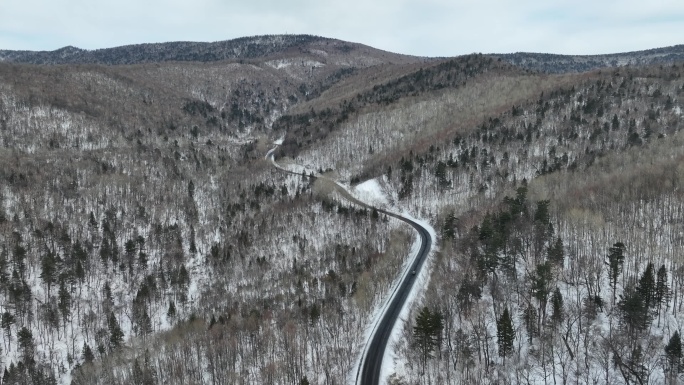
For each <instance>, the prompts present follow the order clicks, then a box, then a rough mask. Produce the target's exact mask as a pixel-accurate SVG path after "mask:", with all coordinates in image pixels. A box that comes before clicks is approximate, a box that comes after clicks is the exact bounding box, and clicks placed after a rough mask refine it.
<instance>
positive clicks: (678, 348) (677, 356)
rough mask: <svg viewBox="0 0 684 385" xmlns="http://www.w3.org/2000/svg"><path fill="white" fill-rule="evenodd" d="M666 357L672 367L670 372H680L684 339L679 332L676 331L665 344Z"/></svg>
mask: <svg viewBox="0 0 684 385" xmlns="http://www.w3.org/2000/svg"><path fill="white" fill-rule="evenodd" d="M665 358H666V359H667V364H668V367H669V369H670V373H672V374H675V375H676V373H679V372H680V371H681V369H682V341H681V339H680V337H679V332H675V333H674V334H673V335H672V337H670V341H669V342H668V343H667V345H666V346H665Z"/></svg>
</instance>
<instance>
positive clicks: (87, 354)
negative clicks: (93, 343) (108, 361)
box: [83, 342, 95, 363]
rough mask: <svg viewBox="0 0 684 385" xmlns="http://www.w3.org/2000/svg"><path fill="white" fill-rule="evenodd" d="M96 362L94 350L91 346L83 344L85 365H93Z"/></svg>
mask: <svg viewBox="0 0 684 385" xmlns="http://www.w3.org/2000/svg"><path fill="white" fill-rule="evenodd" d="M93 360H95V355H94V354H93V351H92V349H90V346H88V344H87V343H85V342H84V343H83V362H85V363H91V362H93Z"/></svg>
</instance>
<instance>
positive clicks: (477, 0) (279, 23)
mask: <svg viewBox="0 0 684 385" xmlns="http://www.w3.org/2000/svg"><path fill="white" fill-rule="evenodd" d="M683 32H684V2H681V1H672V0H663V1H657V0H656V1H654V2H643V1H635V0H620V1H617V0H607V1H600V2H596V1H589V0H575V1H569V0H558V1H554V2H540V1H537V0H535V1H532V0H519V1H516V2H512V1H507V0H465V1H464V0H461V1H448V0H423V1H420V2H419V1H414V0H411V1H409V0H397V1H388V0H376V1H369V0H348V1H346V2H341V1H336V2H322V1H311V0H294V1H288V2H283V1H274V0H253V1H240V2H235V3H233V2H232V1H223V0H195V1H192V2H190V1H187V0H185V1H179V0H169V1H161V0H148V1H144V2H142V1H139V0H120V1H117V2H99V1H92V0H90V1H85V0H61V1H54V2H45V1H42V0H24V1H22V2H5V1H3V2H1V3H0V49H32V50H52V49H57V48H59V47H62V46H65V45H75V46H78V47H81V48H89V49H94V48H104V47H112V46H117V45H124V44H133V43H145V42H162V41H177V40H192V41H216V40H226V39H232V38H236V37H241V36H250V35H259V34H281V33H309V34H314V35H321V36H326V37H333V38H339V39H343V40H350V41H355V42H360V43H364V44H367V45H370V46H374V47H376V48H381V49H386V50H389V51H394V52H400V53H407V54H414V55H426V56H452V55H458V54H464V53H471V52H515V51H537V52H554V53H574V54H581V53H586V54H593V53H604V52H620V51H629V50H637V49H647V48H655V47H661V46H667V45H673V44H679V43H684V41H681V40H680V39H681V36H684V33H683Z"/></svg>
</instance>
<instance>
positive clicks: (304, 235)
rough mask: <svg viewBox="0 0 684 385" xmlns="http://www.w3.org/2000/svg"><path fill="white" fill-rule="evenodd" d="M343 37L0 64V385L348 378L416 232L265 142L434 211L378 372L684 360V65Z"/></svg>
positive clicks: (405, 204)
mask: <svg viewBox="0 0 684 385" xmlns="http://www.w3.org/2000/svg"><path fill="white" fill-rule="evenodd" d="M342 43H343V42H342ZM342 43H336V42H334V41H333V42H326V40H318V39H314V38H308V39H303V40H302V41H301V42H298V43H297V44H295V43H293V42H292V41H288V42H287V44H286V47H285V48H283V50H284V51H283V52H286V53H280V54H279V53H278V52H281V51H278V49H275V50H273V51H272V52H271V51H269V53H268V54H264V56H263V57H261V56H259V55H257V53H258V52H257V53H255V54H254V55H253V56H254V57H250V61H243V62H241V61H240V60H241V59H234V60H232V59H227V60H225V61H207V62H168V63H166V62H164V63H152V64H150V63H148V64H145V63H144V62H142V64H133V65H100V64H78V65H71V64H70V65H63V66H56V65H55V66H53V65H33V64H14V63H0V162H1V163H2V165H3V167H1V168H0V327H1V329H2V332H1V333H0V341H1V342H0V349H1V352H2V354H0V357H1V358H0V370H1V371H2V375H1V376H0V377H1V378H0V384H3V385H5V384H131V383H132V384H145V385H148V384H161V383H168V384H194V383H207V384H254V383H259V384H296V385H303V384H328V385H332V384H348V383H350V381H351V380H350V371H351V370H352V368H353V367H354V365H355V364H356V360H357V358H358V355H359V352H360V350H361V348H362V346H363V343H364V338H365V331H366V328H367V327H368V324H369V322H370V320H371V319H372V317H373V316H374V314H375V313H376V312H377V309H378V307H379V306H381V304H382V303H383V301H384V300H385V299H386V297H387V294H388V293H389V292H391V290H392V287H393V285H395V284H396V282H397V278H398V272H399V271H400V270H401V268H402V266H403V265H404V263H405V261H406V258H407V256H408V255H409V253H410V251H411V250H412V248H413V247H414V246H415V242H416V237H417V236H416V234H415V233H414V232H413V230H412V229H411V228H410V227H409V226H407V225H405V224H403V223H402V222H400V221H398V220H396V219H394V218H391V217H388V216H385V215H383V214H378V212H377V211H375V210H370V209H367V208H364V207H359V206H356V205H354V204H353V203H349V202H348V201H346V200H345V199H342V197H341V196H340V195H339V194H337V193H335V192H334V191H332V190H331V189H330V188H329V186H326V185H325V183H321V182H320V181H317V180H315V179H314V178H311V177H310V176H309V175H310V174H309V173H308V172H305V173H302V174H301V175H300V174H297V175H287V174H284V173H282V172H279V171H278V170H276V169H275V168H274V167H273V166H272V165H271V164H270V162H268V161H267V160H266V159H264V156H265V154H266V152H267V151H268V150H269V149H271V148H272V147H273V142H274V141H276V140H278V139H281V138H282V139H284V140H283V146H281V147H280V149H279V150H277V151H276V159H277V160H278V162H280V163H281V164H283V165H285V166H286V167H287V166H288V165H289V166H290V167H295V165H299V167H303V168H305V169H306V170H311V171H316V172H325V174H326V175H328V176H329V177H330V178H333V179H335V180H337V181H338V182H339V183H341V184H343V185H345V186H347V187H348V188H349V189H350V190H352V191H354V189H355V188H357V187H359V188H361V187H362V185H363V184H364V182H368V181H373V182H374V183H376V184H377V185H378V186H380V187H381V189H382V193H383V194H384V198H385V202H384V203H383V207H379V208H382V209H391V210H394V211H397V212H406V213H408V214H410V215H411V216H413V217H415V218H419V219H421V220H424V221H426V222H428V223H430V225H431V226H432V227H433V228H434V229H435V230H436V232H437V249H436V251H435V252H434V254H433V255H432V256H431V259H430V263H428V264H427V265H426V266H425V267H424V269H425V271H426V276H427V277H428V279H426V280H424V281H423V283H424V286H423V287H421V289H420V295H419V296H418V297H417V298H416V300H415V304H414V306H413V307H412V308H411V309H410V312H409V317H408V319H406V320H404V322H403V323H402V330H401V334H400V336H401V338H400V339H399V340H397V341H395V342H394V343H393V344H392V345H391V347H390V348H391V350H392V354H391V355H388V357H390V361H389V365H390V366H391V368H392V370H391V371H390V373H389V374H388V376H387V378H386V382H387V383H389V384H393V385H398V384H407V385H408V384H466V383H467V384H499V383H505V384H509V383H510V384H519V383H520V384H522V383H525V384H558V383H562V384H569V383H574V384H594V383H610V384H662V383H668V384H675V383H678V381H681V379H682V378H683V377H682V375H681V373H682V370H683V369H684V367H682V351H681V339H680V334H681V331H680V329H679V325H680V322H681V321H682V315H681V313H682V311H681V310H682V309H681V307H682V300H683V298H682V296H683V295H684V294H683V293H682V291H683V289H684V268H683V267H682V246H684V199H683V198H684V197H683V196H682V189H681V186H682V185H683V183H684V162H683V161H684V133H683V132H682V126H683V125H682V119H681V115H682V108H683V106H682V100H681V96H682V94H683V93H684V79H682V78H681V72H682V70H684V67H683V65H684V64H682V63H678V62H672V63H664V64H655V65H643V66H626V67H605V68H602V69H600V70H593V71H590V72H582V73H560V74H548V73H542V72H537V71H534V70H531V69H528V68H524V67H516V66H514V65H510V64H507V63H506V62H505V61H500V60H499V59H498V58H497V57H493V56H487V55H478V54H476V55H468V56H464V57H459V58H449V59H439V60H438V59H434V60H423V59H422V58H411V57H405V56H401V55H396V56H391V55H389V56H387V53H383V52H375V51H373V50H370V49H369V48H368V47H365V46H364V47H358V46H354V45H352V44H351V43H349V44H346V43H345V44H342ZM236 44H237V43H236ZM293 44H294V45H293ZM292 47H295V48H296V49H295V48H292ZM326 50H327V51H326ZM249 52H252V51H249ZM254 52H256V51H254ZM274 52H275V53H274ZM321 52H324V53H327V56H326V55H323V54H322V53H321ZM269 55H270V56H269ZM274 55H276V56H274ZM277 55H282V56H277ZM383 55H384V56H383Z"/></svg>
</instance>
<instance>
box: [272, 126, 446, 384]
mask: <svg viewBox="0 0 684 385" xmlns="http://www.w3.org/2000/svg"><path fill="white" fill-rule="evenodd" d="M281 144H282V139H280V140H278V141H275V142H274V145H275V146H274V147H273V148H272V149H271V150H269V151H268V152H267V153H266V156H265V158H266V159H267V160H269V161H270V162H271V163H272V164H273V166H274V167H276V168H278V169H280V170H282V171H284V172H288V173H293V174H294V173H296V174H301V173H308V174H312V175H313V176H315V177H317V178H323V179H326V180H329V181H331V182H333V183H335V184H336V185H337V186H338V187H339V188H340V189H341V190H342V191H341V194H340V195H342V197H343V198H344V199H347V200H349V201H350V202H352V203H354V204H361V205H362V206H366V207H370V208H377V209H381V210H383V211H385V212H387V213H389V214H392V215H394V216H396V217H401V218H404V219H406V220H409V221H413V222H415V223H417V224H418V225H419V226H421V227H423V228H424V229H426V230H427V232H428V233H429V235H430V238H431V247H430V250H429V251H428V255H427V257H426V259H425V261H424V263H423V266H422V267H421V269H420V271H419V272H417V277H416V281H415V282H414V284H413V286H412V287H411V291H410V292H409V295H408V297H407V299H406V302H404V305H403V307H402V309H401V312H400V314H399V317H398V318H397V320H396V322H395V323H394V326H393V328H392V333H391V336H390V338H389V340H388V341H387V348H386V349H385V352H384V356H383V359H382V369H381V374H380V383H386V382H387V378H388V377H389V376H390V375H392V374H393V373H398V374H401V373H399V372H401V371H402V368H403V363H402V362H400V361H399V358H398V355H397V354H396V351H395V346H397V345H398V343H399V342H400V340H401V338H402V331H403V330H404V328H405V326H406V323H407V322H410V315H411V309H412V307H413V305H414V303H415V302H416V300H419V299H420V298H421V296H422V294H423V293H424V292H425V287H426V286H427V284H428V283H429V280H430V274H429V270H430V268H431V265H432V263H431V261H432V256H433V255H434V253H435V251H436V250H437V247H436V240H437V234H436V232H435V230H434V228H432V226H430V224H429V223H428V222H426V221H424V220H420V219H416V218H414V217H413V216H411V215H410V214H408V213H407V212H405V211H402V210H400V208H399V207H397V206H396V204H395V205H392V204H391V203H390V202H396V200H395V199H391V198H389V197H388V194H387V193H386V192H385V191H384V189H383V187H382V184H381V182H379V181H378V180H377V179H371V180H368V181H365V182H363V183H361V184H359V185H357V186H355V187H350V186H346V185H343V184H342V183H340V182H338V181H335V180H332V179H330V178H328V177H326V176H324V175H321V174H319V173H318V172H310V171H308V170H307V169H306V167H304V166H300V165H288V167H283V166H281V165H280V164H278V163H277V162H276V161H275V157H274V155H273V154H274V152H275V150H276V149H277V148H278V146H279V145H281ZM350 198H351V199H350ZM399 212H401V214H399ZM420 248H421V239H420V237H415V238H414V241H413V243H412V245H411V248H410V250H409V253H408V258H406V259H405V260H404V263H403V264H402V268H401V272H400V275H399V276H398V277H397V278H396V279H395V280H394V282H393V283H392V285H391V288H390V295H389V296H387V297H386V298H385V299H384V300H382V301H381V302H380V304H379V306H377V308H376V309H375V310H374V311H373V312H372V314H371V316H370V322H369V323H368V326H367V327H366V329H365V331H364V336H363V340H362V343H361V346H360V349H359V354H358V357H357V358H356V360H355V364H354V367H353V370H351V371H350V372H349V375H348V377H347V384H349V385H357V384H358V381H359V377H360V374H361V369H362V365H363V361H364V359H365V357H366V355H367V352H368V348H369V345H370V341H371V340H372V338H373V335H374V334H375V333H376V331H377V329H378V325H379V324H380V322H381V320H382V318H383V315H384V314H385V312H386V311H387V308H388V307H389V305H390V304H391V303H392V300H393V299H394V297H395V296H396V295H397V293H398V291H399V287H400V285H401V283H402V282H403V281H404V280H405V279H407V277H408V276H409V275H410V274H413V272H412V271H411V266H412V265H413V264H414V262H415V261H416V258H417V257H418V256H419V252H420ZM390 360H391V363H390ZM397 369H398V370H397Z"/></svg>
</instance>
